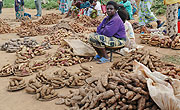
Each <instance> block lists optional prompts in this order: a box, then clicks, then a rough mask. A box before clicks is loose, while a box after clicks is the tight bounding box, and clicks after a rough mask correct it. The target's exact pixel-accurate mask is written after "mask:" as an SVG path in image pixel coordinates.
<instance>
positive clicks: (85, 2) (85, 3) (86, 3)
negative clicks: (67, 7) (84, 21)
mask: <svg viewBox="0 0 180 110" xmlns="http://www.w3.org/2000/svg"><path fill="white" fill-rule="evenodd" d="M90 5H91V4H90V2H89V1H88V0H82V1H81V4H80V10H79V14H78V16H82V15H84V11H86V10H87V9H88V8H89V7H90Z"/></svg>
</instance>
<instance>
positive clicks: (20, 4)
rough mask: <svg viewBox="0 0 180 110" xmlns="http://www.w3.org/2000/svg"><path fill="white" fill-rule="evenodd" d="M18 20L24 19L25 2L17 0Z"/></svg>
mask: <svg viewBox="0 0 180 110" xmlns="http://www.w3.org/2000/svg"><path fill="white" fill-rule="evenodd" d="M15 11H16V19H21V18H23V17H24V0H15Z"/></svg>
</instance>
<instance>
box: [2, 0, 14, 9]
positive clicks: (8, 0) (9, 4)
mask: <svg viewBox="0 0 180 110" xmlns="http://www.w3.org/2000/svg"><path fill="white" fill-rule="evenodd" d="M13 7H14V0H3V8H13Z"/></svg>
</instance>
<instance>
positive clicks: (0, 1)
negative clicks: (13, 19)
mask: <svg viewBox="0 0 180 110" xmlns="http://www.w3.org/2000/svg"><path fill="white" fill-rule="evenodd" d="M2 7H3V1H2V0H0V14H1V13H2Z"/></svg>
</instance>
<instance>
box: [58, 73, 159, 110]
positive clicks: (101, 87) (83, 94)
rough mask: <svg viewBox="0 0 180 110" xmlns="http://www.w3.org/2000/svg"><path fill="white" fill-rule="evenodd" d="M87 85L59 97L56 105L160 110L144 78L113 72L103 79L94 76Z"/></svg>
mask: <svg viewBox="0 0 180 110" xmlns="http://www.w3.org/2000/svg"><path fill="white" fill-rule="evenodd" d="M86 82H87V84H86V85H84V86H82V87H81V88H79V89H78V90H75V91H70V94H68V95H67V96H62V95H59V99H58V101H57V102H56V104H65V105H67V106H69V107H70V109H72V110H89V109H93V110H116V109H117V110H118V109H119V110H159V108H158V106H157V105H156V104H155V102H153V100H152V99H151V97H150V95H149V92H148V88H147V84H146V79H145V78H144V77H143V76H140V75H133V74H123V73H120V72H112V73H110V74H108V75H105V74H104V75H102V76H101V78H97V77H90V78H88V79H86Z"/></svg>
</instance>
